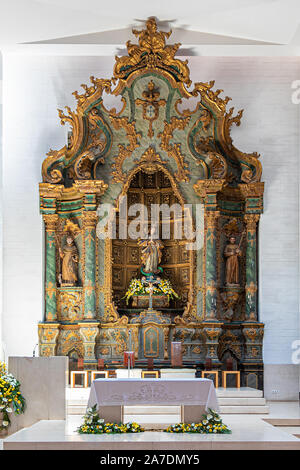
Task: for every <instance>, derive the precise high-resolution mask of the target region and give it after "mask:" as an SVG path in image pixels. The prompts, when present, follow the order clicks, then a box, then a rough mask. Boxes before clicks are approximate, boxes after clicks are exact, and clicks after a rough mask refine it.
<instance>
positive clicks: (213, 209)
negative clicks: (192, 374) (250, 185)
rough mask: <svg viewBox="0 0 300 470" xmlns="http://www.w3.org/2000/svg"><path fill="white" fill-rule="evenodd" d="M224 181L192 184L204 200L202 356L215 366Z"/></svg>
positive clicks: (217, 180) (220, 326)
mask: <svg viewBox="0 0 300 470" xmlns="http://www.w3.org/2000/svg"><path fill="white" fill-rule="evenodd" d="M225 185H226V181H225V180H223V179H211V180H199V181H198V182H197V183H196V184H195V185H194V190H195V192H196V194H197V195H198V196H199V197H200V198H201V199H202V201H203V203H204V208H205V212H204V220H205V241H204V243H205V285H204V288H205V315H204V328H203V334H204V337H205V344H206V358H209V359H211V361H212V366H213V367H218V366H219V364H220V361H219V358H218V344H219V337H220V335H221V332H222V323H221V322H220V321H219V320H218V315H217V295H218V286H217V281H218V279H217V237H218V220H219V216H220V212H219V211H218V200H217V195H218V192H219V191H221V190H222V189H223V187H224V186H225Z"/></svg>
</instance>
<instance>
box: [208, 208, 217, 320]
mask: <svg viewBox="0 0 300 470" xmlns="http://www.w3.org/2000/svg"><path fill="white" fill-rule="evenodd" d="M219 216H220V213H219V212H218V211H208V212H206V214H205V223H206V231H205V272H206V297H205V320H208V321H215V320H217V252H216V240H217V227H218V218H219Z"/></svg>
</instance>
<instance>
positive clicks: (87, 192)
mask: <svg viewBox="0 0 300 470" xmlns="http://www.w3.org/2000/svg"><path fill="white" fill-rule="evenodd" d="M75 187H76V188H77V189H78V190H79V192H80V193H81V194H83V203H84V212H83V224H84V225H83V228H84V275H83V295H84V319H85V320H91V319H95V318H96V316H97V312H96V310H97V309H96V224H97V205H98V202H99V196H101V195H102V194H104V192H105V191H106V189H107V187H108V186H107V184H105V183H104V182H103V181H101V180H97V181H91V180H78V181H76V182H75Z"/></svg>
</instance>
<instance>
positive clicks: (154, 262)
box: [138, 227, 164, 277]
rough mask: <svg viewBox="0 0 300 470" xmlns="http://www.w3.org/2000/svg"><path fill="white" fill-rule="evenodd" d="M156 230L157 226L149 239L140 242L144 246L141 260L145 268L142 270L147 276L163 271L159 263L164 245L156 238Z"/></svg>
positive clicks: (153, 228) (152, 230)
mask: <svg viewBox="0 0 300 470" xmlns="http://www.w3.org/2000/svg"><path fill="white" fill-rule="evenodd" d="M155 232H156V229H155V227H152V229H151V232H150V238H148V239H147V240H139V242H138V245H139V246H140V247H141V248H142V253H141V261H142V264H143V268H142V270H141V272H142V273H143V274H144V275H146V277H147V276H148V275H150V274H152V275H155V274H158V273H159V272H160V271H162V268H159V263H160V262H161V258H162V249H163V247H164V245H163V243H162V242H161V241H160V240H158V239H155V238H154V235H155Z"/></svg>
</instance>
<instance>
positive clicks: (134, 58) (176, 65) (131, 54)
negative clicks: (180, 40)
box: [114, 18, 191, 86]
mask: <svg viewBox="0 0 300 470" xmlns="http://www.w3.org/2000/svg"><path fill="white" fill-rule="evenodd" d="M132 32H133V34H134V35H135V36H136V37H137V38H138V40H139V44H138V45H137V44H132V43H131V42H130V41H127V43H126V46H127V51H128V56H123V57H116V64H115V68H114V79H126V78H128V76H129V75H130V74H131V73H133V72H134V71H137V70H140V69H143V68H158V69H163V70H167V71H168V72H169V73H170V74H172V76H174V77H175V79H176V80H177V81H179V82H182V83H185V84H186V85H187V86H189V85H190V84H191V80H190V73H189V69H188V66H187V61H181V60H179V59H175V58H174V56H175V54H176V52H177V50H178V48H179V46H180V44H174V45H166V39H168V38H169V37H170V35H171V33H172V31H169V32H164V31H158V30H157V24H156V20H155V18H149V19H148V20H147V21H146V29H145V30H142V31H138V30H136V29H133V30H132Z"/></svg>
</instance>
